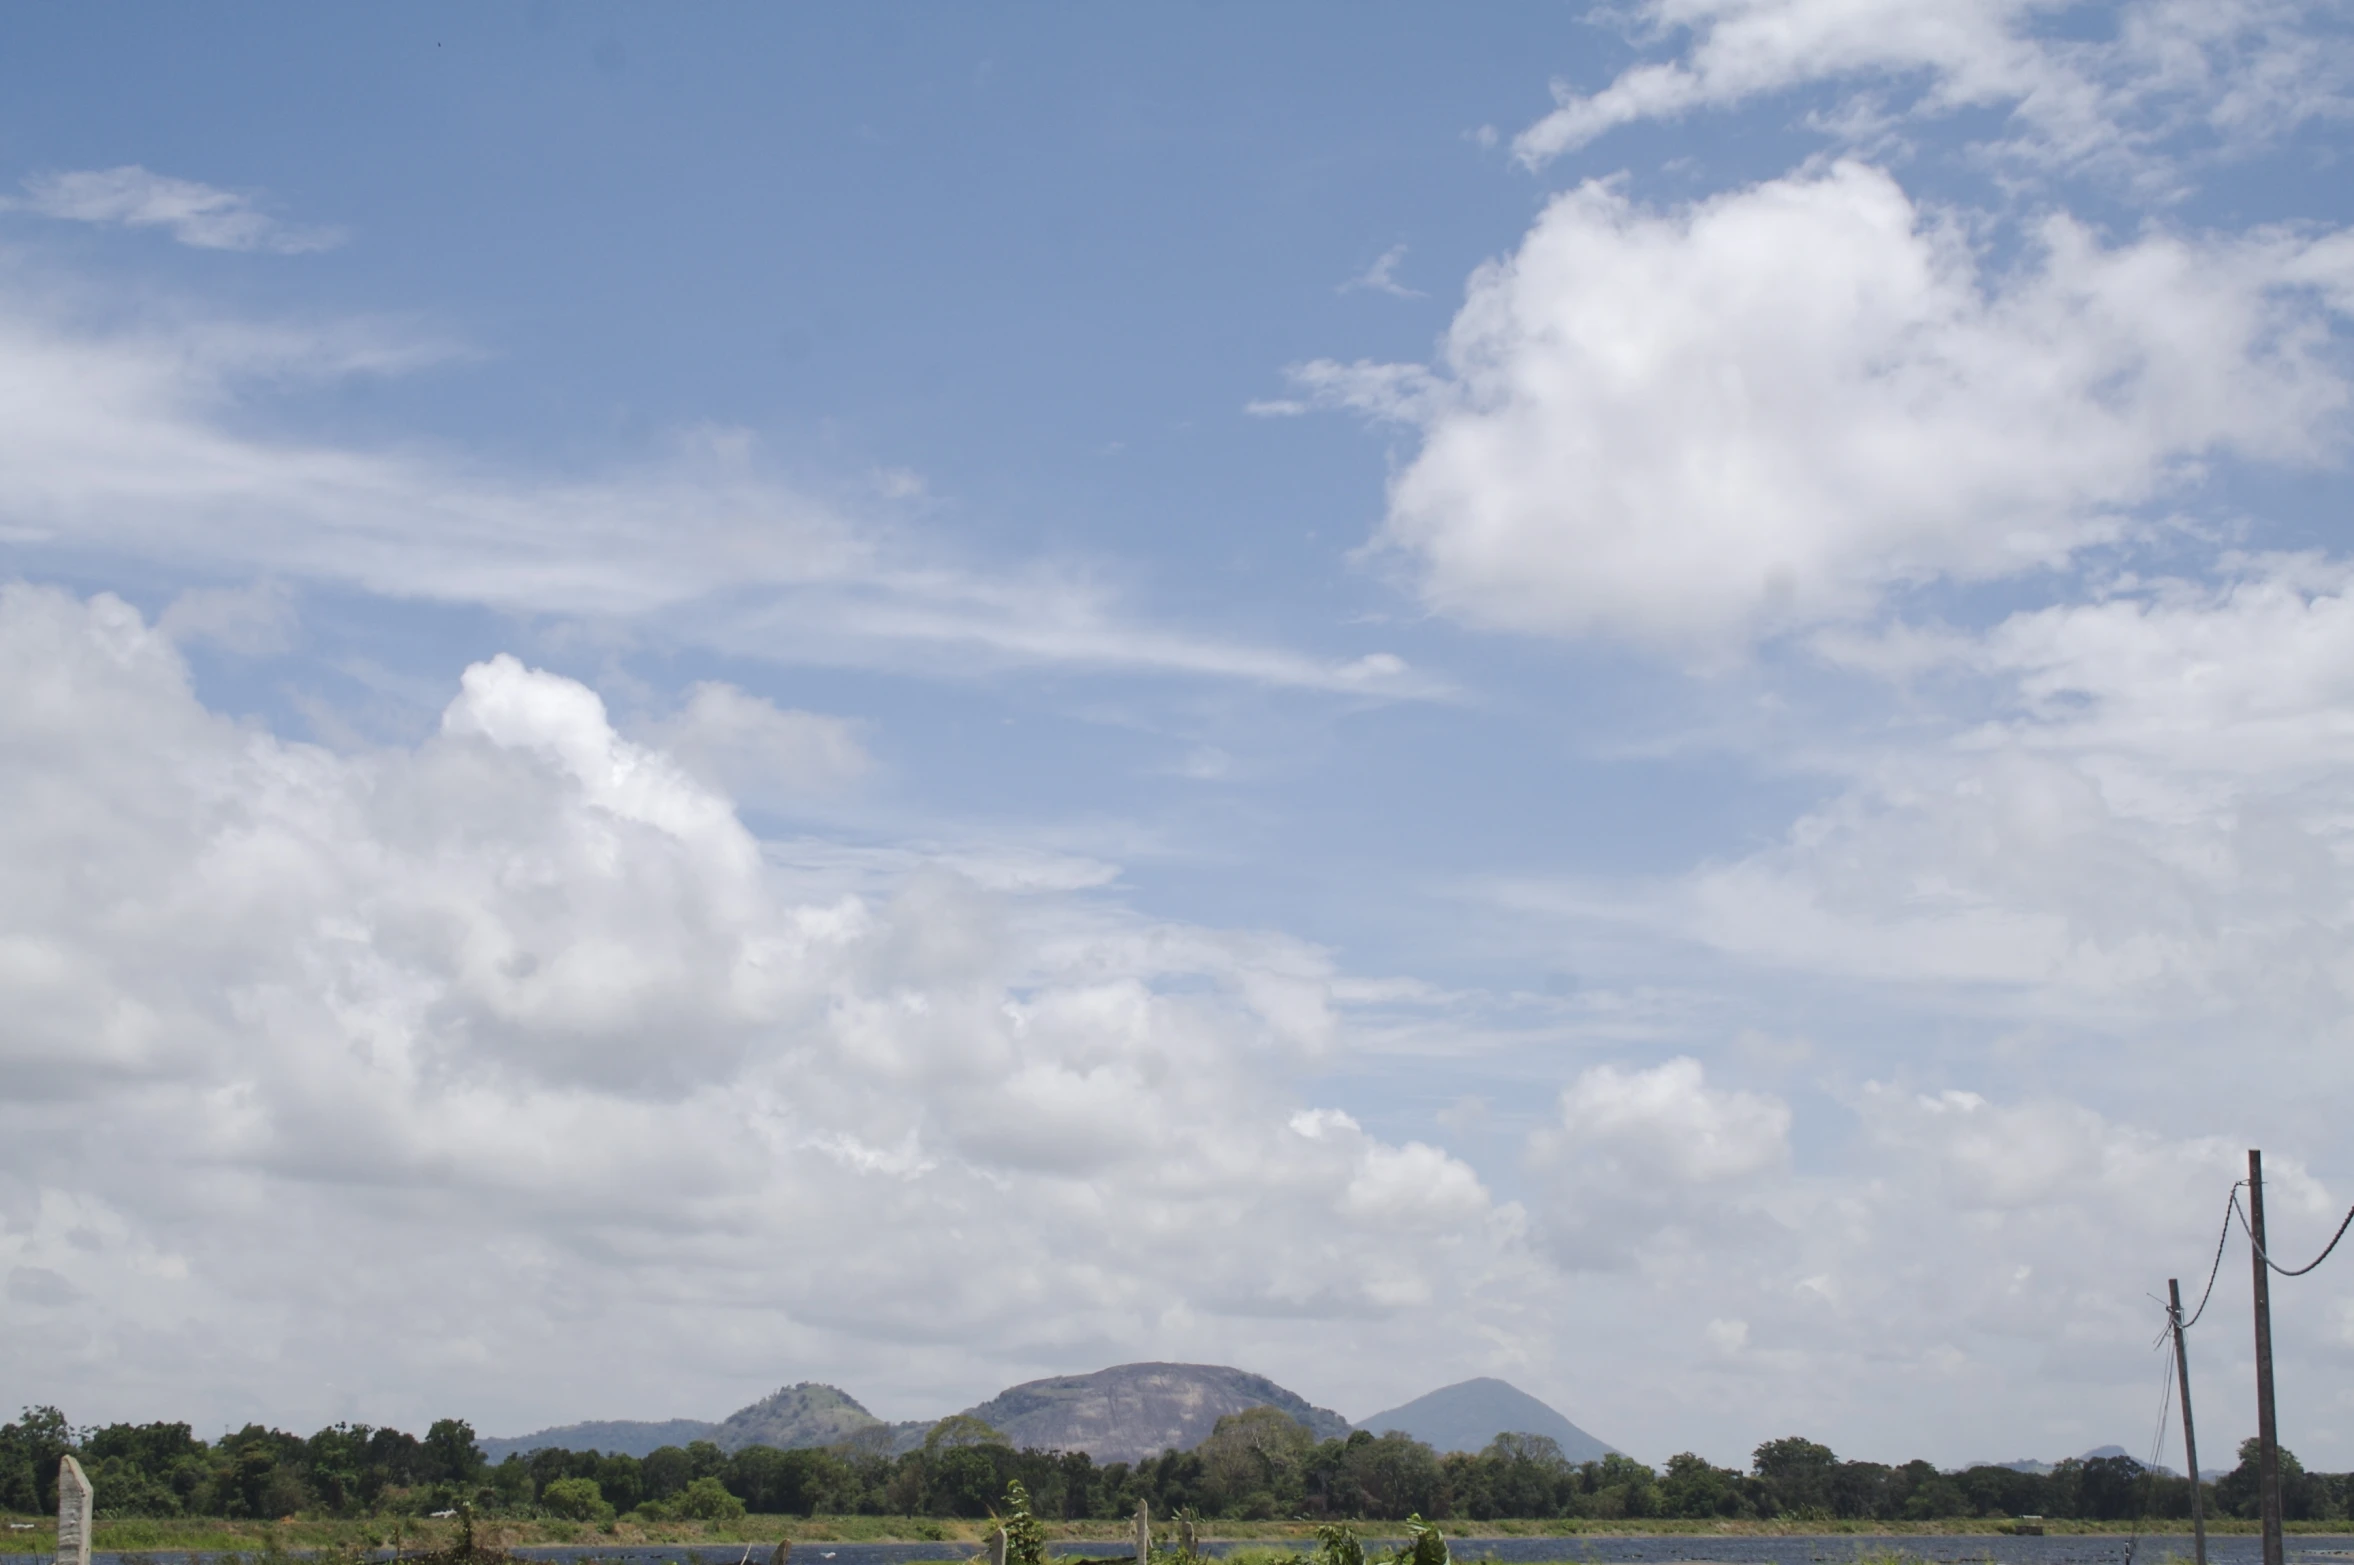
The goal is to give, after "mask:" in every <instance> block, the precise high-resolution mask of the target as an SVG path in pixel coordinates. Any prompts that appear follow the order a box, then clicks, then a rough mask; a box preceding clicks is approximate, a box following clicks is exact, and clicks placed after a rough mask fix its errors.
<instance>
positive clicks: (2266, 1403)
mask: <svg viewBox="0 0 2354 1565" xmlns="http://www.w3.org/2000/svg"><path fill="white" fill-rule="evenodd" d="M2248 1237H2249V1239H2251V1240H2252V1241H2254V1242H2253V1243H2251V1244H2250V1245H2249V1246H2248V1251H2249V1254H2250V1257H2251V1259H2252V1260H2253V1261H2254V1262H2255V1266H2256V1440H2257V1457H2256V1488H2257V1493H2258V1494H2259V1496H2260V1497H2261V1498H2262V1500H2263V1503H2264V1565H2284V1561H2283V1558H2282V1550H2281V1538H2280V1429H2279V1426H2278V1424H2277V1423H2276V1422H2275V1421H2274V1419H2273V1409H2272V1279H2271V1278H2270V1277H2269V1276H2267V1275H2266V1273H2267V1272H2269V1271H2270V1270H2271V1268H2272V1262H2271V1261H2270V1259H2268V1258H2267V1257H2266V1255H2265V1253H2264V1154H2263V1153H2261V1152H2259V1151H2257V1150H2256V1149H2255V1148H2253V1147H2251V1148H2249V1149H2248Z"/></svg>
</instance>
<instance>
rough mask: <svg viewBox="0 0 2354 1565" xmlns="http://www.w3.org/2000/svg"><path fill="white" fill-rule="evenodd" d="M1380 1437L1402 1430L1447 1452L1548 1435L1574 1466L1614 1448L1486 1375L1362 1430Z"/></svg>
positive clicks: (1417, 1400) (1362, 1426) (1365, 1425)
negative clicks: (1498, 1438) (1503, 1437)
mask: <svg viewBox="0 0 2354 1565" xmlns="http://www.w3.org/2000/svg"><path fill="white" fill-rule="evenodd" d="M1357 1427H1358V1428H1360V1429H1370V1430H1372V1431H1373V1432H1374V1433H1375V1434H1377V1435H1378V1434H1387V1433H1388V1432H1389V1431H1390V1430H1393V1429H1402V1430H1404V1431H1405V1432H1406V1433H1407V1434H1410V1435H1412V1436H1413V1437H1414V1438H1415V1439H1417V1440H1420V1441H1421V1442H1423V1443H1424V1444H1425V1445H1429V1446H1433V1447H1436V1448H1437V1449H1438V1450H1441V1451H1478V1450H1482V1449H1484V1448H1485V1447H1486V1445H1487V1443H1488V1442H1489V1441H1491V1440H1493V1439H1495V1438H1496V1436H1498V1435H1544V1436H1546V1437H1547V1438H1549V1439H1551V1440H1552V1441H1553V1442H1554V1443H1555V1444H1557V1445H1559V1446H1560V1447H1561V1454H1562V1455H1563V1456H1566V1457H1568V1458H1569V1459H1570V1460H1571V1461H1573V1462H1598V1461H1600V1460H1602V1458H1603V1457H1605V1456H1607V1455H1609V1454H1610V1451H1611V1447H1609V1446H1607V1445H1604V1444H1603V1443H1602V1442H1601V1441H1599V1440H1597V1439H1595V1438H1594V1437H1593V1436H1592V1435H1590V1434H1587V1433H1586V1432H1585V1431H1584V1430H1583V1429H1580V1428H1579V1427H1578V1426H1577V1425H1575V1424H1573V1423H1571V1422H1570V1421H1569V1420H1568V1419H1566V1418H1563V1417H1562V1416H1561V1415H1560V1414H1559V1413H1556V1412H1555V1411H1553V1409H1551V1408H1549V1407H1547V1406H1546V1405H1545V1404H1544V1403H1542V1402H1540V1401H1538V1400H1537V1399H1536V1398H1535V1397H1532V1396H1530V1395H1529V1394H1528V1393H1527V1392H1525V1391H1523V1390H1521V1389H1520V1388H1519V1387H1518V1386H1514V1385H1510V1384H1508V1383H1506V1382H1504V1381H1501V1380H1492V1379H1488V1378H1486V1377H1484V1376H1483V1377H1482V1378H1480V1379H1478V1380H1465V1381H1460V1382H1458V1383H1457V1384H1455V1385H1452V1386H1442V1387H1440V1388H1439V1389H1438V1390H1436V1391H1433V1392H1431V1393H1429V1394H1428V1395H1427V1396H1419V1397H1416V1398H1415V1399H1414V1400H1413V1401H1411V1402H1408V1403H1406V1404H1405V1405H1404V1406H1402V1407H1393V1408H1391V1409H1390V1410H1389V1411H1388V1412H1386V1413H1376V1414H1374V1415H1373V1416H1372V1417H1371V1418H1368V1419H1366V1420H1365V1421H1364V1422H1362V1423H1360V1424H1359V1425H1358V1426H1357Z"/></svg>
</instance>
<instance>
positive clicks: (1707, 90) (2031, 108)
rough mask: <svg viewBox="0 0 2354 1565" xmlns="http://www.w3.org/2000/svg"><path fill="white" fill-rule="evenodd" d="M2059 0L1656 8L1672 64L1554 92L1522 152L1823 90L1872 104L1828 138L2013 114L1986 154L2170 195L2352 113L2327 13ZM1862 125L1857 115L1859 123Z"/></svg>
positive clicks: (2272, 0) (2267, 5)
mask: <svg viewBox="0 0 2354 1565" xmlns="http://www.w3.org/2000/svg"><path fill="white" fill-rule="evenodd" d="M2085 9H2086V8H2084V7H2082V6H2075V5H2071V4H2067V3H2065V0H1951V3H1947V4H1940V5H1926V6H1925V5H1916V4H1911V3H1908V0H1863V3H1860V4H1859V3H1854V0H1647V3H1645V4H1642V5H1640V6H1638V7H1636V8H1635V10H1634V12H1633V17H1634V20H1635V24H1636V28H1637V30H1638V32H1639V33H1640V34H1642V35H1645V38H1646V41H1649V42H1658V41H1662V40H1671V39H1672V40H1674V42H1675V45H1676V48H1675V51H1674V54H1673V56H1672V57H1671V58H1667V59H1661V60H1652V61H1648V62H1646V63H1644V64H1641V65H1637V66H1634V67H1632V68H1631V69H1629V70H1627V71H1625V72H1623V73H1622V74H1621V75H1620V76H1619V77H1618V78H1617V79H1616V80H1615V81H1612V82H1611V83H1610V84H1609V85H1607V86H1605V87H1603V88H1601V89H1600V90H1598V91H1594V92H1581V91H1578V90H1577V89H1576V88H1574V87H1570V86H1568V85H1566V84H1561V83H1556V84H1555V88H1554V96H1555V98H1556V100H1557V104H1558V106H1557V107H1556V108H1555V109H1554V110H1553V111H1552V112H1551V113H1550V114H1547V115H1546V116H1545V117H1544V118H1542V119H1540V120H1538V121H1537V122H1536V123H1535V124H1533V125H1531V126H1529V127H1528V128H1527V129H1526V130H1524V131H1522V132H1521V133H1520V135H1519V136H1518V137H1516V138H1515V139H1514V141H1513V151H1514V152H1515V154H1516V155H1517V156H1518V157H1519V158H1520V159H1521V161H1522V162H1524V163H1526V164H1528V165H1530V166H1531V167H1537V166H1541V165H1542V164H1545V163H1547V162H1549V161H1551V160H1552V159H1554V158H1556V157H1559V156H1561V155H1562V154H1564V153H1567V152H1571V151H1574V150H1576V149H1577V148H1579V147H1582V146H1584V145H1586V144H1587V143H1588V142H1591V141H1593V140H1594V139H1595V138H1597V137H1599V136H1602V135H1604V134H1606V133H1608V132H1609V131H1611V130H1614V129H1616V128H1618V127H1620V126H1623V125H1631V124H1636V123H1638V122H1642V121H1647V120H1672V119H1678V118H1681V117H1683V116H1685V115H1687V114H1692V113H1698V112H1704V111H1709V110H1721V109H1729V108H1733V107H1737V106H1739V105H1741V104H1744V103H1748V102H1751V101H1753V100H1755V99H1759V98H1763V97H1767V96H1770V95H1773V94H1776V93H1781V92H1787V91H1790V90H1793V89H1796V88H1801V87H1806V86H1810V85H1813V84H1816V83H1829V82H1837V83H1840V84H1842V85H1843V86H1844V87H1847V88H1849V89H1850V90H1851V91H1853V92H1857V93H1867V94H1871V95H1873V96H1874V97H1875V98H1876V99H1877V100H1879V104H1878V106H1877V107H1875V106H1873V105H1868V104H1863V103H1859V102H1855V101H1850V102H1849V103H1848V104H1847V105H1846V107H1845V108H1844V109H1843V110H1841V111H1840V112H1838V113H1836V114H1833V115H1832V116H1830V117H1829V118H1828V119H1826V120H1824V121H1823V122H1822V123H1823V124H1824V125H1825V126H1826V128H1831V129H1834V130H1836V129H1838V128H1839V127H1841V126H1848V127H1865V128H1868V129H1871V130H1874V131H1877V130H1880V129H1884V128H1885V127H1886V126H1887V125H1888V123H1890V119H1889V117H1890V116H1891V115H1893V116H1896V117H1897V118H1900V119H1901V118H1935V117H1940V116H1944V115H1948V114H1951V113H1953V112H1954V111H1956V110H1960V109H1965V108H1973V107H1976V108H1989V107H1991V108H2004V109H2007V111H2008V112H2007V114H2006V116H2005V118H2004V119H2003V121H2002V123H2001V126H2000V128H1999V129H1998V130H1997V131H1996V132H1995V133H1994V134H1993V136H1992V138H1991V145H1992V146H1993V147H1994V148H1995V149H1996V150H1998V151H2000V152H2001V153H2002V154H2004V155H2006V156H2008V157H2011V158H2015V159H2020V160H2024V161H2026V162H2031V163H2038V164H2043V165H2047V166H2058V167H2095V168H2097V167H2104V166H2105V167H2108V168H2111V169H2114V170H2118V171H2121V172H2128V173H2131V174H2133V175H2134V176H2135V177H2137V178H2138V179H2140V180H2142V181H2143V182H2149V181H2152V180H2155V181H2158V182H2159V183H2164V182H2165V180H2166V179H2167V177H2168V176H2167V175H2166V174H2165V172H2164V166H2165V164H2166V163H2167V161H2168V160H2169V159H2170V157H2172V156H2173V155H2175V154H2178V153H2182V152H2206V151H2216V150H2220V151H2223V152H2226V153H2233V152H2239V151H2244V150H2246V149H2248V148H2250V147H2253V146H2256V145H2261V144H2263V143H2265V142H2268V141H2271V140H2273V139H2276V138H2277V137H2279V136H2280V135H2282V134H2284V133H2286V132H2287V131H2289V130H2292V129H2294V128H2295V127H2296V126H2298V125H2301V124H2304V123H2306V122H2308V121H2311V120H2314V119H2319V118H2341V117H2343V116H2345V115H2346V114H2347V113H2348V112H2349V111H2350V110H2354V98H2350V97H2349V89H2350V88H2354V61H2350V60H2349V58H2348V51H2347V49H2346V46H2345V39H2344V36H2343V24H2342V22H2341V21H2340V20H2338V14H2337V13H2335V11H2334V8H2332V7H2329V6H2325V5H2315V4H2305V3H2298V0H2141V3H2136V4H2127V5H2123V6H2119V7H2116V8H2114V10H2113V11H2111V12H2110V13H2109V15H2108V18H2107V20H2108V21H2109V22H2110V24H2111V25H2110V26H2109V27H2108V29H2107V30H2106V33H2105V36H2102V35H2095V36H2090V37H2087V36H2083V35H2082V34H2078V35H2076V36H2061V35H2060V34H2058V33H2057V32H2056V31H2055V30H2054V28H2053V26H2052V24H2053V23H2054V22H2055V21H2056V20H2057V19H2058V18H2059V16H2060V14H2061V13H2063V12H2067V11H2078V12H2082V11H2084V10H2085ZM1858 110H1864V111H1865V112H1861V113H1859V112H1857V111H1858Z"/></svg>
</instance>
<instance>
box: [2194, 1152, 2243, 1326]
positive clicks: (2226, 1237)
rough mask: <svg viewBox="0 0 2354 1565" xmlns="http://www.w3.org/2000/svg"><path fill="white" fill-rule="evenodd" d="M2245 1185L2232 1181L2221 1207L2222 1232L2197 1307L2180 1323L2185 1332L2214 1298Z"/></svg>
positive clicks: (2197, 1320) (2218, 1235)
mask: <svg viewBox="0 0 2354 1565" xmlns="http://www.w3.org/2000/svg"><path fill="white" fill-rule="evenodd" d="M2246 1183H2247V1181H2246V1180H2244V1179H2238V1180H2234V1181H2232V1186H2231V1195H2230V1197H2229V1198H2228V1199H2227V1200H2226V1201H2225V1202H2224V1207H2223V1231H2222V1232H2221V1233H2219V1234H2217V1235H2216V1236H2215V1263H2214V1264H2213V1265H2212V1266H2209V1267H2208V1268H2207V1286H2206V1289H2205V1291H2203V1292H2202V1293H2200V1295H2199V1307H2198V1308H2197V1309H2195V1310H2193V1311H2191V1314H2190V1319H2188V1320H2186V1321H2184V1322H2183V1323H2182V1329H2183V1330H2185V1331H2188V1330H2190V1329H2191V1328H2192V1327H2193V1326H2196V1325H2197V1324H2198V1323H2199V1317H2200V1316H2202V1315H2204V1314H2206V1313H2207V1301H2208V1300H2209V1299H2211V1298H2213V1297H2214V1296H2215V1279H2216V1278H2218V1277H2220V1276H2222V1275H2223V1247H2224V1245H2225V1244H2227V1243H2229V1242H2230V1240H2231V1217H2232V1214H2233V1213H2234V1212H2237V1211H2238V1210H2239V1209H2240V1186H2242V1185H2244V1184H2246Z"/></svg>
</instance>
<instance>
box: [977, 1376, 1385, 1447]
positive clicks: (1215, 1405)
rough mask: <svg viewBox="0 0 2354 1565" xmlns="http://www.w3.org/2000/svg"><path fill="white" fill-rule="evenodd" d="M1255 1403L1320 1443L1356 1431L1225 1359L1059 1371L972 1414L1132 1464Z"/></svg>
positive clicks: (1042, 1443) (1037, 1439)
mask: <svg viewBox="0 0 2354 1565" xmlns="http://www.w3.org/2000/svg"><path fill="white" fill-rule="evenodd" d="M1254 1407H1279V1408H1281V1409H1283V1411H1285V1412H1286V1413H1289V1414H1290V1415H1291V1416H1292V1417H1293V1418H1296V1419H1298V1420H1299V1421H1300V1422H1301V1423H1302V1424H1304V1425H1305V1426H1307V1428H1308V1430H1309V1431H1310V1432H1311V1433H1312V1434H1314V1435H1315V1436H1316V1438H1317V1439H1319V1440H1326V1439H1330V1438H1332V1437H1333V1436H1335V1435H1345V1434H1347V1433H1348V1432H1349V1422H1348V1420H1347V1419H1345V1418H1343V1417H1341V1416H1340V1415H1339V1414H1338V1413H1335V1412H1333V1411H1332V1410H1331V1409H1329V1408H1321V1407H1312V1406H1310V1405H1309V1403H1308V1401H1307V1399H1306V1398H1305V1397H1302V1396H1301V1395H1299V1394H1298V1393H1297V1392H1294V1391H1286V1390H1285V1389H1284V1388H1283V1387H1281V1386H1279V1385H1277V1384H1276V1383H1275V1382H1274V1381H1272V1380H1269V1379H1268V1378H1267V1377H1266V1376H1264V1375H1253V1374H1251V1373H1249V1372H1248V1371H1245V1370H1239V1369H1229V1368H1227V1367H1226V1366H1224V1365H1222V1364H1118V1365H1114V1366H1113V1367H1112V1368H1110V1369H1099V1370H1097V1371H1096V1372H1095V1373H1094V1374H1092V1375H1058V1376H1056V1377H1055V1378H1054V1379H1051V1380H1033V1381H1030V1382H1028V1383H1026V1384H1024V1385H1019V1386H1014V1387H1012V1388H1010V1389H1008V1390H1005V1391H1000V1392H999V1393H998V1394H997V1395H996V1396H994V1397H992V1398H990V1399H989V1400H988V1401H986V1402H984V1403H982V1404H981V1405H980V1406H979V1407H975V1408H969V1409H967V1410H966V1411H968V1412H969V1413H971V1415H972V1416H973V1417H975V1418H978V1419H980V1420H981V1421H982V1422H984V1423H986V1424H989V1425H990V1426H991V1427H993V1428H995V1429H997V1430H998V1431H1000V1432H1001V1433H1003V1434H1004V1436H1005V1437H1006V1438H1007V1439H1008V1440H1011V1441H1012V1442H1013V1443H1014V1444H1015V1445H1017V1446H1025V1447H1030V1448H1034V1449H1038V1450H1049V1451H1085V1452H1086V1453H1088V1454H1089V1455H1090V1456H1092V1457H1094V1458H1095V1459H1096V1460H1097V1461H1098V1462H1133V1461H1136V1460H1138V1459H1139V1458H1142V1457H1147V1456H1158V1455H1160V1454H1161V1453H1162V1452H1163V1451H1165V1450H1168V1449H1170V1448H1171V1447H1175V1448H1176V1449H1177V1450H1180V1451H1184V1450H1190V1449H1191V1448H1192V1447H1194V1446H1197V1445H1199V1444H1201V1443H1202V1442H1203V1441H1204V1440H1206V1439H1208V1438H1209V1436H1210V1431H1211V1430H1212V1429H1213V1428H1215V1427H1216V1426H1217V1423H1218V1420H1219V1419H1221V1418H1223V1417H1225V1416H1226V1415H1227V1414H1229V1413H1240V1412H1242V1411H1244V1410H1245V1409H1246V1408H1254Z"/></svg>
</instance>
